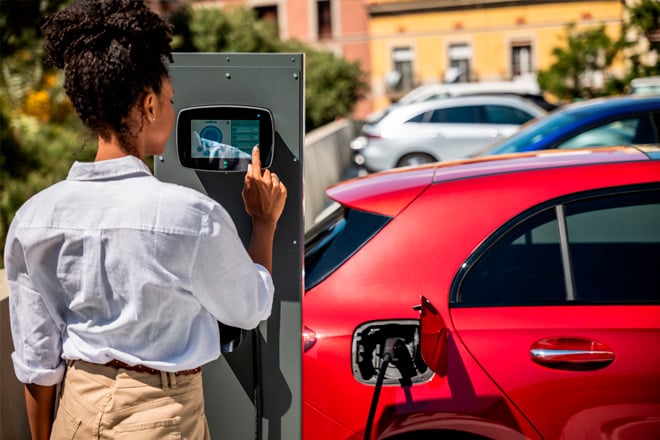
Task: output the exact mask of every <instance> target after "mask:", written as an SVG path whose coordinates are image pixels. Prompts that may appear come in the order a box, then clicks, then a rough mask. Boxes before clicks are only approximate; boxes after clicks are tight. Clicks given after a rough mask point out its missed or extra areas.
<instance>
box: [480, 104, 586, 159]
mask: <svg viewBox="0 0 660 440" xmlns="http://www.w3.org/2000/svg"><path fill="white" fill-rule="evenodd" d="M579 118H580V116H578V115H575V114H570V113H554V114H550V115H548V116H546V117H544V118H541V119H538V120H533V121H530V122H529V123H528V124H527V125H524V126H522V127H521V129H520V130H519V131H517V132H516V133H514V134H513V135H511V136H509V137H506V138H503V139H502V140H500V141H498V142H496V143H494V144H491V145H490V146H488V148H486V149H485V150H483V151H481V152H480V153H478V154H477V156H488V155H491V154H506V153H516V152H518V151H526V150H528V149H530V147H531V146H532V145H534V144H536V143H537V142H540V141H542V140H543V139H544V138H546V137H547V136H549V135H552V134H553V133H555V132H556V131H557V130H559V129H561V128H562V127H563V126H565V125H566V124H570V123H572V122H573V121H575V120H577V119H579Z"/></svg>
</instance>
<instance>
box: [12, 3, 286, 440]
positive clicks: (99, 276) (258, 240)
mask: <svg viewBox="0 0 660 440" xmlns="http://www.w3.org/2000/svg"><path fill="white" fill-rule="evenodd" d="M44 31H45V33H46V50H47V53H48V56H49V59H50V60H51V61H53V62H54V64H55V65H56V66H57V67H59V68H64V70H65V89H66V91H67V95H68V96H69V98H70V99H71V102H72V103H73V106H74V108H75V110H76V112H77V114H78V115H79V117H80V118H81V120H82V121H83V122H84V123H85V125H86V126H87V127H89V128H90V129H91V130H92V131H93V132H94V133H96V135H97V136H98V149H97V154H96V160H95V162H92V163H81V162H76V163H74V165H73V166H72V167H71V170H70V172H69V175H68V177H67V179H66V180H65V181H62V182H59V183H57V184H55V185H53V186H51V187H50V188H47V189H46V190H44V191H42V192H41V193H39V194H37V195H35V196H34V197H32V198H31V199H30V200H29V201H28V202H26V203H25V205H24V206H23V207H21V209H20V210H19V211H18V212H17V214H16V216H15V218H14V220H13V222H12V225H11V227H10V230H9V233H8V237H7V242H6V246H5V264H6V273H7V277H8V281H9V289H10V314H11V315H10V316H11V328H12V337H13V340H14V347H15V351H14V353H13V354H12V360H13V363H14V369H15V372H16V375H17V377H18V379H19V380H20V381H21V382H22V383H24V384H25V390H26V393H25V397H26V404H27V410H28V418H29V422H30V429H31V432H32V436H33V438H34V439H42V438H49V436H51V435H52V436H51V438H74V437H75V438H82V439H88V438H118V437H121V438H136V439H138V438H139V439H141V440H142V439H150V438H153V439H160V438H164V436H166V435H168V434H170V433H173V434H175V435H178V436H180V438H209V432H208V427H207V424H206V418H205V415H204V402H203V396H202V379H201V373H200V370H201V368H200V366H201V365H203V364H205V363H207V362H210V361H212V360H214V359H216V358H218V357H219V356H220V346H219V332H218V325H217V321H221V322H223V323H225V324H227V325H230V326H234V327H240V328H244V329H250V328H254V327H256V326H257V325H258V323H259V322H260V321H261V320H263V319H266V318H267V317H268V316H269V314H270V310H271V305H272V301H273V290H274V288H273V284H272V279H271V275H270V271H271V267H272V242H273V236H274V233H275V228H276V224H277V221H278V219H279V217H280V215H281V213H282V210H283V208H284V204H285V199H286V187H285V186H284V185H283V184H282V183H281V182H280V181H279V179H278V178H277V176H276V175H275V174H274V173H270V172H269V171H268V170H261V165H260V161H259V151H258V149H256V148H255V150H254V151H253V154H252V165H251V166H250V167H249V169H248V172H247V174H246V176H245V184H244V188H243V200H244V203H245V208H246V211H247V213H248V215H249V216H250V217H251V219H252V236H251V242H250V246H249V249H248V250H247V251H246V250H245V249H244V247H243V246H242V243H241V241H240V239H239V237H238V235H237V233H236V228H235V226H234V224H233V223H232V220H231V218H230V217H229V215H228V214H227V212H226V211H225V210H224V209H223V208H222V207H221V206H220V205H219V204H218V203H217V202H215V201H214V200H212V199H210V198H208V197H206V196H205V195H203V194H200V193H198V192H196V191H194V190H192V189H189V188H184V187H180V186H177V185H172V184H167V183H163V182H160V181H158V180H157V179H155V178H154V176H152V175H151V173H150V171H149V169H148V168H147V166H146V165H145V164H144V162H143V160H144V158H145V157H146V156H147V155H158V154H162V153H163V151H164V149H165V145H166V142H167V139H168V138H169V136H170V133H171V131H172V128H173V125H174V110H173V106H172V99H173V96H174V91H173V90H172V85H171V83H170V80H169V78H168V72H167V66H166V61H167V60H169V61H170V62H172V56H171V49H170V45H169V43H170V41H171V37H170V33H171V29H170V26H169V25H168V24H167V23H166V22H165V21H163V20H162V19H161V18H160V17H159V16H158V15H156V14H154V13H153V12H151V11H150V10H149V8H148V7H147V6H146V5H145V4H144V3H142V2H141V1H140V2H138V1H134V0H103V1H99V0H77V1H74V3H73V4H71V5H70V6H69V7H67V8H66V9H64V10H62V11H60V12H58V13H56V14H54V15H53V16H51V17H49V18H48V19H47V20H46V23H45V25H44ZM58 384H61V388H62V389H61V392H60V393H59V395H58V396H56V391H55V390H56V386H57V385H58ZM56 399H59V404H58V409H57V412H56V415H55V419H54V420H53V416H52V414H53V407H54V405H55V400H56Z"/></svg>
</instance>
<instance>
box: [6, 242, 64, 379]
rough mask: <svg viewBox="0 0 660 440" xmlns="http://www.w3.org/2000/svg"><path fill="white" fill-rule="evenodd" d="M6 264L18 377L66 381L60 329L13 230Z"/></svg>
mask: <svg viewBox="0 0 660 440" xmlns="http://www.w3.org/2000/svg"><path fill="white" fill-rule="evenodd" d="M5 265H6V267H5V269H6V274H7V282H8V286H9V316H10V322H11V334H12V340H13V343H14V352H13V353H12V355H11V357H12V361H13V364H14V372H15V374H16V378H17V379H18V380H19V381H20V382H22V383H34V384H37V385H43V386H50V385H55V384H57V383H59V382H61V381H62V378H63V377H64V371H65V362H64V360H63V359H62V339H61V334H60V330H59V328H58V326H57V324H56V321H55V320H54V319H53V316H52V314H51V311H50V310H49V308H48V307H47V305H46V303H45V301H44V299H43V297H42V295H41V294H40V293H39V292H38V290H37V288H36V286H34V285H33V283H32V280H31V279H30V277H29V274H28V271H27V264H26V261H25V256H24V254H23V252H22V248H21V245H20V243H19V242H18V240H16V239H15V238H14V237H13V234H12V232H11V229H10V233H9V234H8V236H7V245H6V247H5Z"/></svg>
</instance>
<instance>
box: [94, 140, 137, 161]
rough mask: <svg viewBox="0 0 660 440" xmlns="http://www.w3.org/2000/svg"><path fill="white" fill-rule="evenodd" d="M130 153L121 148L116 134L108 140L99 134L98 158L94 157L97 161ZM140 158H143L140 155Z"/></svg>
mask: <svg viewBox="0 0 660 440" xmlns="http://www.w3.org/2000/svg"><path fill="white" fill-rule="evenodd" d="M128 155H129V153H127V152H126V151H125V150H124V149H122V148H121V146H120V145H119V141H118V140H117V138H116V137H115V136H114V135H113V136H112V138H110V140H109V141H106V140H104V139H103V138H101V137H100V136H99V139H98V148H97V150H96V158H95V159H94V160H95V161H96V162H98V161H101V160H109V159H118V158H120V157H124V156H128ZM140 159H142V158H141V157H140Z"/></svg>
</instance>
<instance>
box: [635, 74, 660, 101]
mask: <svg viewBox="0 0 660 440" xmlns="http://www.w3.org/2000/svg"><path fill="white" fill-rule="evenodd" d="M630 93H631V94H633V95H653V96H660V76H645V77H640V78H635V79H633V80H632V81H630Z"/></svg>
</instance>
